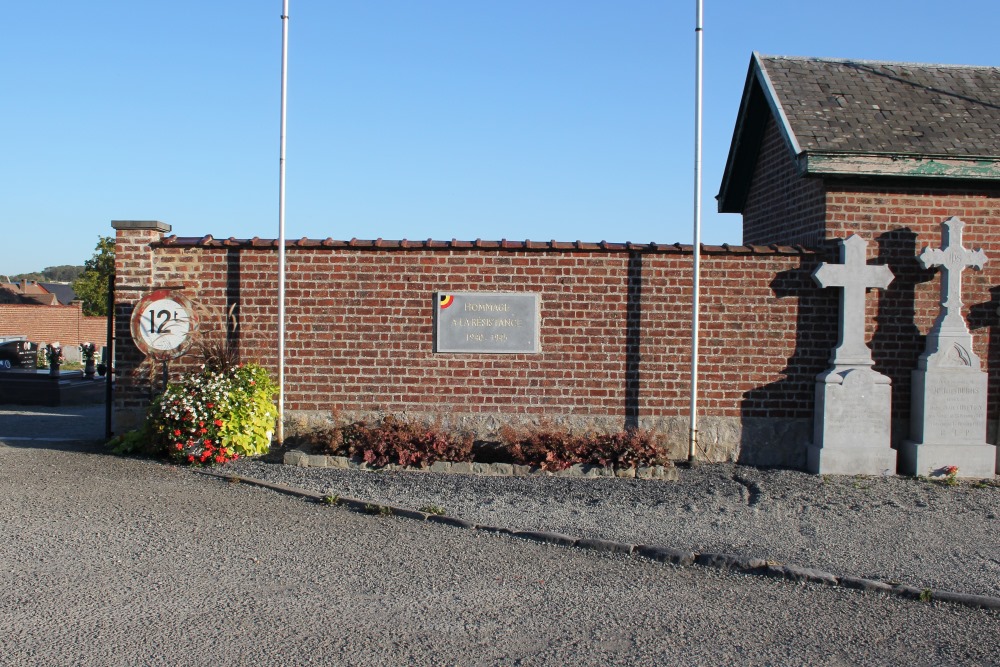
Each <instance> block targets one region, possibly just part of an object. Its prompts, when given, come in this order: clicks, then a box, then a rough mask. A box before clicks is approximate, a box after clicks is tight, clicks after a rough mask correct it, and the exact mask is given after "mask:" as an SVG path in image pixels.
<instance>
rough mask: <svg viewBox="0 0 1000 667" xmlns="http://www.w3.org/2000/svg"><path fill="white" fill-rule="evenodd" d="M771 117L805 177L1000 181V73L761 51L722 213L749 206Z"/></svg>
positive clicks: (721, 202)
mask: <svg viewBox="0 0 1000 667" xmlns="http://www.w3.org/2000/svg"><path fill="white" fill-rule="evenodd" d="M768 117H774V118H775V119H776V120H777V121H778V127H779V129H780V131H781V133H782V135H783V136H784V138H785V141H786V144H787V145H788V148H789V151H790V152H791V154H792V156H793V157H794V158H795V159H796V161H797V163H798V166H799V169H800V172H801V173H802V174H803V175H805V174H834V175H836V174H840V175H848V174H850V175H866V176H902V177H936V178H961V179H974V180H981V179H988V180H997V181H1000V68H997V67H976V66H960V65H930V64H919V63H895V62H877V61H864V60H837V59H827V58H799V57H787V56H765V55H760V54H757V53H754V54H753V57H752V58H751V61H750V68H749V72H748V74H747V82H746V85H745V87H744V91H743V99H742V101H741V105H740V112H739V117H738V118H737V123H736V129H735V131H734V133H733V142H732V145H731V147H730V153H729V160H728V162H727V165H726V173H725V175H724V176H723V183H722V188H721V190H720V193H719V197H718V198H719V208H720V210H722V211H739V210H741V206H742V200H743V199H745V190H746V187H748V184H747V183H746V182H745V181H748V180H749V177H750V173H749V171H748V170H752V167H753V163H754V162H755V161H756V156H757V150H758V149H759V143H760V139H761V137H762V136H763V131H764V125H765V122H766V120H767V118H768Z"/></svg>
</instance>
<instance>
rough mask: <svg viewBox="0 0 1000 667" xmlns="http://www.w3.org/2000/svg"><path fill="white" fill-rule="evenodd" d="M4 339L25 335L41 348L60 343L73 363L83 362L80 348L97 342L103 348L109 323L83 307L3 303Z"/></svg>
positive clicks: (1, 327)
mask: <svg viewBox="0 0 1000 667" xmlns="http://www.w3.org/2000/svg"><path fill="white" fill-rule="evenodd" d="M0 336H25V337H26V338H27V339H28V340H29V341H31V342H33V343H38V344H39V345H40V346H44V345H47V344H49V343H55V342H58V343H60V344H61V345H62V347H63V353H64V354H65V356H66V358H67V359H68V360H70V361H79V359H80V353H79V349H78V346H79V345H80V344H81V343H95V344H96V345H97V346H98V348H100V347H103V346H104V344H105V341H106V340H107V337H108V320H107V318H104V317H88V316H86V315H84V314H83V305H82V304H81V303H75V304H73V305H71V306H42V305H29V304H0Z"/></svg>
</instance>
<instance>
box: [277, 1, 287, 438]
mask: <svg viewBox="0 0 1000 667" xmlns="http://www.w3.org/2000/svg"><path fill="white" fill-rule="evenodd" d="M283 3H284V4H283V5H282V10H281V138H280V141H279V144H280V146H279V149H278V153H279V156H278V429H277V433H276V436H277V440H278V445H279V446H281V445H282V444H283V443H284V442H285V112H286V108H287V103H288V83H287V81H288V0H283Z"/></svg>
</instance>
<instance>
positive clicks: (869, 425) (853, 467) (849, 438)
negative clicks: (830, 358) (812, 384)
mask: <svg viewBox="0 0 1000 667" xmlns="http://www.w3.org/2000/svg"><path fill="white" fill-rule="evenodd" d="M891 405H892V387H891V383H890V380H889V378H888V377H886V376H885V375H882V374H881V373H877V372H875V371H873V370H871V369H869V368H852V369H848V370H844V371H837V370H832V371H829V372H827V373H824V374H823V375H821V376H819V378H818V381H817V383H816V417H815V420H814V425H813V444H812V445H811V446H810V447H809V449H808V454H807V462H806V464H807V469H808V470H809V472H811V473H818V474H821V475H894V474H896V451H895V450H894V449H892V446H891V440H890V436H891V431H892V429H891V425H892V419H891Z"/></svg>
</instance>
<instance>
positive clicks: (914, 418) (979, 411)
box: [900, 366, 997, 477]
mask: <svg viewBox="0 0 1000 667" xmlns="http://www.w3.org/2000/svg"><path fill="white" fill-rule="evenodd" d="M996 460H997V454H996V447H994V446H993V445H991V444H989V443H987V442H986V373H985V372H983V371H981V370H978V369H975V368H971V367H968V366H965V367H955V368H932V369H927V370H916V371H914V372H913V400H912V407H911V414H910V440H908V441H907V442H905V443H903V445H902V447H901V448H900V470H901V471H902V472H904V473H906V474H908V475H940V474H943V472H942V471H943V469H944V468H947V467H949V466H957V467H958V476H959V477H992V476H993V472H994V470H995V469H996Z"/></svg>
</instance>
